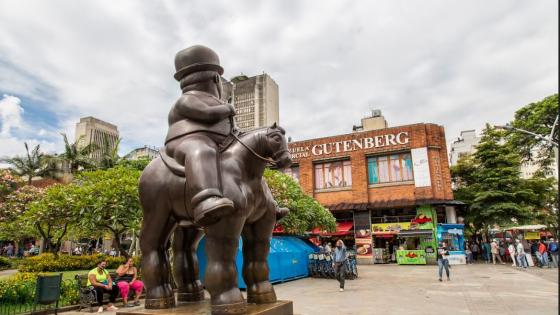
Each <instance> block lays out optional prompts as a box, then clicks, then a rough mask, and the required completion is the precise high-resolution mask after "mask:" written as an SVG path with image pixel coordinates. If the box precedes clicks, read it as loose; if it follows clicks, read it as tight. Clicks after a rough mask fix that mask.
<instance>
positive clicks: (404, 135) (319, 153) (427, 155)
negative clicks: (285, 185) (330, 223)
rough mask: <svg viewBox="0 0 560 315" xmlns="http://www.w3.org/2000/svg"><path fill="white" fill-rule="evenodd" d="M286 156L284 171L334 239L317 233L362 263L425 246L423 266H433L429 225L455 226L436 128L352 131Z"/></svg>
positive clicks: (441, 136) (295, 146) (296, 147)
mask: <svg viewBox="0 0 560 315" xmlns="http://www.w3.org/2000/svg"><path fill="white" fill-rule="evenodd" d="M289 150H290V152H291V154H292V159H293V162H294V164H293V165H292V167H291V168H290V169H287V170H285V172H286V173H287V174H289V175H291V176H292V177H294V178H295V179H296V180H297V181H298V182H299V183H300V185H301V187H302V189H303V191H304V192H305V193H307V194H309V195H311V196H313V197H314V198H315V199H317V200H318V201H319V202H320V203H321V204H322V205H324V206H325V207H326V208H328V209H329V210H330V211H331V212H332V213H333V215H334V216H335V217H336V219H337V224H338V229H337V231H336V232H335V233H321V232H318V234H321V235H322V236H327V237H328V236H331V237H340V238H344V239H345V240H346V241H347V243H350V244H351V245H354V244H355V245H356V248H357V250H358V257H359V258H360V260H359V261H361V262H362V263H372V262H373V261H374V260H375V259H378V258H380V257H381V258H382V259H388V260H391V259H393V260H395V254H396V253H395V252H396V249H397V248H399V247H401V248H402V247H403V244H404V245H406V246H404V247H409V248H413V247H417V248H422V249H425V248H428V247H431V249H428V250H426V252H427V253H428V254H427V256H428V257H427V260H435V254H433V255H432V250H433V249H435V247H436V246H437V244H436V241H435V230H436V226H437V222H440V223H456V211H455V207H456V206H457V205H458V204H460V203H458V202H456V201H454V200H453V192H452V190H451V178H450V172H449V164H448V159H447V148H446V142H445V132H444V129H443V127H442V126H439V125H435V124H424V123H421V124H413V125H406V126H399V127H392V128H382V129H377V130H366V131H361V132H353V133H349V134H343V135H338V136H332V137H325V138H317V139H311V140H305V141H297V142H291V143H289ZM419 217H420V218H421V220H419V219H418V218H419ZM427 218H428V219H427ZM415 220H416V221H415ZM428 220H429V221H428ZM418 222H421V223H420V224H418ZM407 236H412V237H415V238H416V239H411V238H409V237H407ZM333 241H334V240H333ZM360 247H365V248H360ZM376 250H377V251H378V253H375V251H376ZM360 251H362V252H360ZM376 255H377V258H376ZM383 255H385V256H386V257H382V256H383Z"/></svg>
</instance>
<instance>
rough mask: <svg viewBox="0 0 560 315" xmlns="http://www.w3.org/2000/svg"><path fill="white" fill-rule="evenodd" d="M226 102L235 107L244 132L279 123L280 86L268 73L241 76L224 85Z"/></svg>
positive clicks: (236, 120) (236, 119)
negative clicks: (229, 101)
mask: <svg viewBox="0 0 560 315" xmlns="http://www.w3.org/2000/svg"><path fill="white" fill-rule="evenodd" d="M222 87H223V96H222V99H224V100H225V101H228V100H231V102H232V103H233V106H234V107H235V122H236V124H237V127H239V129H241V130H242V131H248V130H253V129H256V128H260V127H264V126H270V125H272V124H273V123H275V122H276V123H279V111H278V105H279V94H278V85H277V84H276V82H274V80H273V79H272V78H271V77H270V76H269V75H268V74H266V73H263V74H261V75H257V76H254V77H247V76H245V75H240V76H237V77H234V78H232V79H231V81H224V82H223V83H222Z"/></svg>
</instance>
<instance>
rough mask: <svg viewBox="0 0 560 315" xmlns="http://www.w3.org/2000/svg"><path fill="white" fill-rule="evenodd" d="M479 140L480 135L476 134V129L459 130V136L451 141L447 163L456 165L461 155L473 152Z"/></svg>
mask: <svg viewBox="0 0 560 315" xmlns="http://www.w3.org/2000/svg"><path fill="white" fill-rule="evenodd" d="M479 142H480V137H479V136H478V135H477V134H476V130H474V129H473V130H463V131H461V136H460V137H459V138H457V140H454V141H452V142H451V146H450V150H449V164H450V165H451V166H453V165H456V164H457V161H459V159H460V158H461V157H462V156H465V155H469V154H473V153H474V152H475V151H476V146H477V145H478V143H479Z"/></svg>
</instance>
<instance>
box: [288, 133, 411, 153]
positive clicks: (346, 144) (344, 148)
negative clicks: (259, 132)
mask: <svg viewBox="0 0 560 315" xmlns="http://www.w3.org/2000/svg"><path fill="white" fill-rule="evenodd" d="M409 141H410V138H409V136H408V132H406V131H403V132H399V133H397V134H386V135H380V136H375V137H363V138H358V139H352V140H344V141H336V142H328V143H321V144H315V145H313V146H311V147H310V146H305V147H291V148H289V151H290V153H291V154H292V159H299V158H306V157H309V156H311V155H312V156H322V155H329V154H333V153H340V152H351V151H357V150H367V149H372V148H382V147H388V146H395V145H403V144H408V142H409Z"/></svg>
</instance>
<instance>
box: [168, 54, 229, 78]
mask: <svg viewBox="0 0 560 315" xmlns="http://www.w3.org/2000/svg"><path fill="white" fill-rule="evenodd" d="M206 70H211V71H216V72H218V73H219V74H220V75H222V74H224V68H222V67H221V66H220V58H218V55H217V54H216V53H215V52H214V51H213V50H212V49H210V48H208V47H206V46H202V45H195V46H191V47H189V48H185V49H183V50H181V51H179V52H178V53H177V55H175V71H176V72H175V75H174V77H175V80H177V81H179V80H181V78H183V77H184V76H186V75H189V74H191V73H194V72H199V71H206Z"/></svg>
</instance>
